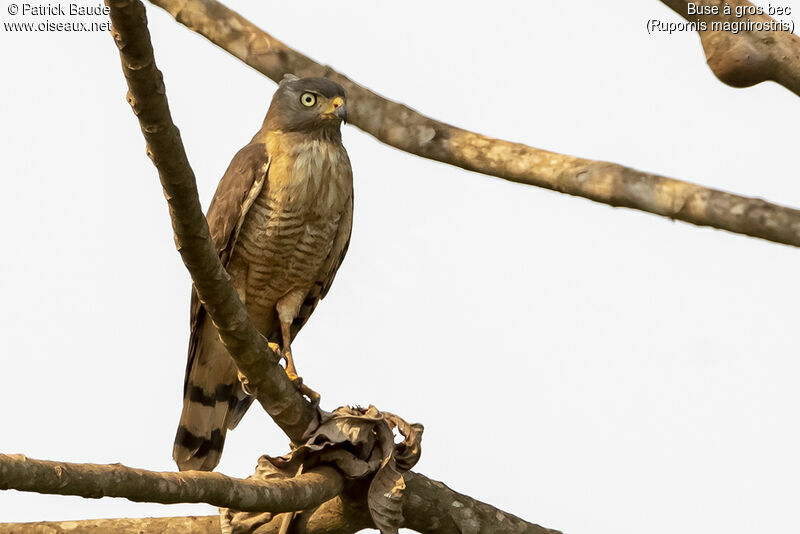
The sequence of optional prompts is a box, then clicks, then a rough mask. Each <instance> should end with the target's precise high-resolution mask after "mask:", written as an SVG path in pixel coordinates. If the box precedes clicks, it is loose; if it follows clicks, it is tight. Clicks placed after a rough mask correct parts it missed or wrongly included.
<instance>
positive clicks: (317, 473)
mask: <svg viewBox="0 0 800 534" xmlns="http://www.w3.org/2000/svg"><path fill="white" fill-rule="evenodd" d="M343 485H344V482H343V478H342V476H341V475H340V474H339V473H338V471H336V470H335V469H333V468H331V467H321V468H319V469H318V470H314V471H309V472H308V473H305V474H302V475H299V476H298V477H296V478H286V479H277V478H276V479H274V480H269V481H266V482H265V481H255V480H242V479H237V478H231V477H227V476H225V475H222V474H220V473H212V472H206V471H184V472H181V473H172V472H169V473H163V472H157V471H148V470H145V469H134V468H132V467H126V466H124V465H122V464H111V465H99V464H75V463H67V462H51V461H47V460H34V459H32V458H27V457H25V456H22V455H19V454H17V455H6V454H0V489H4V490H6V489H14V490H18V491H33V492H36V493H45V494H57V495H78V496H80V497H86V498H90V499H99V498H101V497H124V498H126V499H128V500H131V501H135V502H157V503H161V504H175V503H208V504H211V505H214V506H220V507H225V508H234V509H236V510H242V511H245V512H276V513H277V512H290V511H295V510H305V509H308V508H314V507H316V506H318V505H320V504H321V503H323V502H325V501H328V500H330V499H332V498H333V497H334V496H336V495H338V494H339V493H340V492H341V491H342V488H343Z"/></svg>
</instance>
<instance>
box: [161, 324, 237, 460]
mask: <svg viewBox="0 0 800 534" xmlns="http://www.w3.org/2000/svg"><path fill="white" fill-rule="evenodd" d="M203 323H204V324H203V325H201V326H200V328H199V336H198V339H197V343H196V344H194V347H193V353H192V354H190V355H189V367H188V369H187V370H186V383H185V386H184V393H183V411H182V412H181V420H180V423H179V424H178V432H177V434H176V436H175V445H174V446H173V449H172V458H173V459H174V460H175V463H177V464H178V469H180V470H181V471H187V470H190V469H193V470H200V471H211V470H213V469H214V468H215V467H216V466H217V464H218V463H219V459H220V456H221V455H222V447H223V445H224V444H225V433H226V432H227V430H228V429H229V428H234V427H235V426H236V425H237V424H238V423H239V421H240V420H241V418H242V416H243V415H244V412H245V411H246V410H247V408H248V407H249V406H250V403H251V402H252V397H250V396H249V395H247V394H245V392H244V391H243V390H242V387H241V385H240V384H239V379H238V376H237V371H236V365H235V364H234V363H233V360H232V359H231V357H230V355H229V354H228V351H227V350H226V349H225V347H224V345H222V343H221V342H220V341H219V338H218V336H217V332H216V329H215V328H214V326H213V325H212V323H211V321H203Z"/></svg>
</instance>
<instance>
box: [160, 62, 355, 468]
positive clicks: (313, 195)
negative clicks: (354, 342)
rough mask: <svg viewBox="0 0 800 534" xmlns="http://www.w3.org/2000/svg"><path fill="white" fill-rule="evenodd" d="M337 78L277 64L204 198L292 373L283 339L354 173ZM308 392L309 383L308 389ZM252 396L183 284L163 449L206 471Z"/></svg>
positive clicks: (344, 226)
mask: <svg viewBox="0 0 800 534" xmlns="http://www.w3.org/2000/svg"><path fill="white" fill-rule="evenodd" d="M346 119H347V114H346V111H345V93H344V89H343V88H342V87H341V86H340V85H339V84H337V83H335V82H333V81H331V80H328V79H326V78H297V77H295V76H291V75H287V76H286V77H284V79H283V80H282V81H281V83H280V84H279V86H278V89H277V91H276V92H275V95H274V96H273V97H272V103H271V104H270V106H269V111H268V112H267V116H266V118H265V119H264V123H263V126H262V127H261V129H260V130H259V131H258V133H256V135H255V136H254V137H253V139H252V141H250V143H249V144H248V145H247V146H245V147H244V148H242V149H241V150H240V151H239V152H238V153H237V154H236V156H234V158H233V160H232V161H231V163H230V165H229V166H228V170H227V171H225V175H224V176H223V177H222V180H221V181H220V183H219V186H218V187H217V191H216V193H215V194H214V198H213V200H212V201H211V205H210V206H209V209H208V214H207V219H208V225H209V228H210V230H211V237H212V239H213V242H214V245H215V246H216V248H217V251H218V253H219V257H220V260H221V261H222V264H223V265H224V266H225V268H226V269H227V271H228V273H229V274H230V276H231V279H232V281H233V285H234V287H235V288H236V291H237V292H238V293H239V297H240V298H241V299H242V302H243V303H244V304H245V306H246V307H247V311H248V314H249V315H250V318H251V320H252V321H253V324H254V325H255V327H256V328H257V329H258V330H259V332H261V333H262V334H263V335H264V336H265V337H266V338H267V340H269V342H270V345H271V346H272V347H274V348H278V347H277V346H276V345H275V344H277V345H278V346H279V347H280V351H279V353H280V354H281V355H282V357H283V358H284V359H285V360H286V373H287V374H288V375H289V378H291V379H292V380H293V381H295V383H296V384H302V381H301V380H299V378H298V376H297V369H296V368H295V365H294V360H293V358H292V351H291V342H292V340H293V339H294V337H295V335H297V332H298V330H300V328H301V327H302V326H303V325H304V324H305V322H306V321H307V320H308V318H309V316H310V315H311V312H312V311H314V308H315V307H316V305H317V303H318V302H319V300H320V299H321V298H323V297H324V296H325V295H326V294H327V293H328V290H329V289H330V287H331V283H332V282H333V278H334V276H335V275H336V271H337V270H338V268H339V265H341V263H342V259H343V258H344V255H345V253H346V252H347V247H348V244H349V242H350V231H351V227H352V221H353V173H352V169H351V167H350V160H349V158H348V156H347V151H346V150H345V148H344V145H342V135H341V131H340V126H341V123H342V122H343V121H345V120H346ZM303 391H304V392H305V393H306V394H309V393H313V392H311V391H310V390H308V389H307V388H305V389H304V390H303ZM252 400H253V397H252V396H250V395H249V394H248V393H247V392H246V388H244V387H243V385H242V384H241V383H240V380H239V373H238V369H237V368H236V365H235V363H234V361H233V359H232V358H231V356H230V355H229V354H228V352H227V350H226V349H225V347H224V346H223V345H222V342H221V341H220V339H219V335H218V333H217V330H216V328H215V327H214V325H213V323H212V322H211V320H210V318H209V317H208V315H207V313H206V312H205V310H204V308H203V305H202V303H201V302H200V301H199V299H198V297H197V293H196V292H195V291H194V290H193V291H192V301H191V334H190V337H189V361H188V364H187V367H186V378H185V381H184V388H183V412H182V413H181V419H180V423H179V425H178V432H177V435H176V436H175V445H174V448H173V452H172V457H173V459H174V460H175V462H176V463H177V464H178V468H179V469H180V470H181V471H185V470H189V469H196V470H203V471H210V470H212V469H214V467H216V466H217V464H218V463H219V458H220V455H221V454H222V446H223V444H224V441H225V433H226V432H227V430H228V429H232V428H234V427H235V426H236V425H237V424H238V423H239V421H240V420H241V418H242V416H243V415H244V413H245V411H246V410H247V408H248V407H249V406H250V404H251V403H252Z"/></svg>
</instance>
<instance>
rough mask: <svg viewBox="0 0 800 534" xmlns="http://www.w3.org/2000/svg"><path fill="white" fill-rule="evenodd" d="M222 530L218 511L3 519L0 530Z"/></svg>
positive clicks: (69, 533) (133, 533)
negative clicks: (76, 518) (21, 520)
mask: <svg viewBox="0 0 800 534" xmlns="http://www.w3.org/2000/svg"><path fill="white" fill-rule="evenodd" d="M77 533H80V534H219V517H218V516H216V515H204V516H199V517H197V516H189V517H143V518H130V519H84V520H81V521H39V522H36V523H0V534H77Z"/></svg>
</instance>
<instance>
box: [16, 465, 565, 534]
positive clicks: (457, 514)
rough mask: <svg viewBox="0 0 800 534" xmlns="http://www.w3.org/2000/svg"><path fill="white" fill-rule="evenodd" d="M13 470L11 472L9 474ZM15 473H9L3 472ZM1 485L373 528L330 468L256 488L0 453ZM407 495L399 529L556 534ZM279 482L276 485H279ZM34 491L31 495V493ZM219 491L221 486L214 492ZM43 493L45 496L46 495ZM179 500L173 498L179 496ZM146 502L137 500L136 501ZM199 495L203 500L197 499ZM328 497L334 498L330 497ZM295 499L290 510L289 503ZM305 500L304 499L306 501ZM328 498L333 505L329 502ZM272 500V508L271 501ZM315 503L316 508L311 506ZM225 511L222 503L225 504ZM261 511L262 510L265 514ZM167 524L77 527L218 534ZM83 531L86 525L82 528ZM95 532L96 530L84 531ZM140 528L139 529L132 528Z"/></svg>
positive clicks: (340, 530)
mask: <svg viewBox="0 0 800 534" xmlns="http://www.w3.org/2000/svg"><path fill="white" fill-rule="evenodd" d="M9 466H10V469H9ZM11 471H13V473H11V474H7V473H10V472H11ZM0 477H2V478H0V480H3V481H5V482H4V485H3V486H2V487H3V488H9V487H11V488H14V489H20V490H23V491H39V492H40V493H59V494H65V495H82V496H84V497H102V496H108V497H112V496H114V497H126V498H128V499H131V500H147V501H150V502H162V503H174V502H208V503H211V504H218V503H219V502H221V501H212V500H210V497H211V496H212V495H213V496H215V497H216V496H219V497H220V498H223V497H231V498H230V499H229V500H228V501H226V502H228V503H230V502H233V501H234V498H233V497H232V495H233V492H234V491H236V492H238V496H237V497H236V498H235V501H236V504H235V507H239V508H240V509H241V507H242V505H243V504H244V502H245V501H247V503H253V508H255V506H256V505H255V504H254V503H255V502H256V501H255V500H253V499H260V503H263V504H265V505H267V504H269V506H271V507H272V508H271V509H272V510H274V511H285V510H288V509H290V508H291V506H297V507H298V508H297V509H301V508H305V509H309V508H311V507H313V506H317V505H318V504H319V503H320V502H322V501H323V500H325V502H324V503H323V504H321V505H319V506H317V507H316V508H314V509H311V510H308V511H307V512H303V513H301V514H300V515H299V516H297V518H296V519H295V520H294V521H293V524H292V529H293V532H296V533H297V534H350V533H352V532H357V531H359V530H362V529H364V528H375V527H374V524H373V523H372V519H371V517H370V514H369V510H368V509H367V505H366V499H365V498H364V492H365V491H366V486H365V485H364V484H360V485H359V484H355V485H351V486H350V487H349V488H348V489H345V490H344V492H343V493H341V494H340V495H339V493H340V492H341V491H342V478H341V476H340V475H339V474H338V473H337V472H335V471H334V470H333V469H321V470H319V471H314V472H312V473H310V474H308V475H301V476H300V477H298V478H297V479H292V480H293V483H292V484H289V483H288V482H289V481H286V480H279V479H276V481H275V483H274V484H273V483H270V484H263V483H253V482H252V481H247V480H236V479H231V478H228V477H225V476H223V475H220V474H218V473H205V472H196V471H194V472H185V473H155V472H152V471H144V470H141V469H131V468H128V467H124V466H121V465H91V464H89V465H81V464H66V463H57V462H43V461H38V460H30V459H26V458H24V457H21V456H16V457H15V456H3V455H0ZM405 478H406V484H407V491H406V494H405V497H404V499H403V515H404V517H405V522H404V523H403V526H404V527H405V528H409V529H412V530H415V531H417V532H424V533H430V534H466V533H469V532H504V533H508V534H523V533H527V534H558V531H557V530H551V529H547V528H544V527H541V526H539V525H535V524H533V523H528V522H526V521H523V520H522V519H520V518H518V517H516V516H513V515H511V514H508V513H506V512H503V511H502V510H498V509H497V508H495V507H493V506H491V505H488V504H485V503H482V502H480V501H477V500H475V499H473V498H471V497H467V496H466V495H462V494H460V493H457V492H455V491H453V490H452V489H450V488H448V487H447V486H445V485H444V484H442V483H441V482H437V481H435V480H431V479H429V478H427V477H426V476H425V475H421V474H419V473H408V474H407V475H406V477H405ZM279 482H280V483H279ZM32 486H35V489H32ZM217 486H219V487H217ZM303 488H313V490H309V494H308V495H305V496H303V495H301V493H302V492H303V491H305V490H304V489H303ZM43 489H44V490H43ZM179 494H180V495H182V496H183V497H182V499H183V500H181V499H177V498H176V496H177V495H179ZM143 495H144V496H146V498H144V499H142V498H139V497H141V496H143ZM200 495H204V497H203V498H202V499H197V498H196V497H198V496H200ZM333 495H338V496H336V497H334V498H332V499H331V498H330V497H331V496H333ZM291 499H295V500H294V501H292V503H291V506H290V505H289V502H290V500H291ZM304 499H305V500H304ZM327 499H330V500H327ZM268 501H269V502H268ZM312 501H314V502H313V504H309V503H311V502H312ZM225 506H227V504H226V505H225ZM262 509H263V508H262ZM282 517H283V516H277V517H275V518H274V519H272V520H271V521H269V522H266V523H264V524H263V525H261V526H260V527H258V530H257V532H258V534H277V532H278V530H279V529H280V525H281V523H282ZM189 519H191V520H190V521H187V518H171V519H170V520H169V521H168V520H166V519H141V520H136V519H119V520H110V519H106V520H99V521H98V520H92V521H86V522H83V521H82V522H78V523H79V524H80V526H81V532H83V531H89V532H96V533H98V534H99V533H102V532H122V533H125V532H132V533H133V532H143V531H144V532H161V531H163V532H174V533H176V534H177V533H190V532H191V533H195V532H196V533H198V534H199V533H200V532H203V533H205V532H208V533H212V532H213V533H216V532H219V522H218V520H217V517H216V516H214V517H213V519H211V520H206V518H189ZM62 525H63V524H62V523H16V524H15V523H7V524H0V534H6V533H10V532H14V533H17V534H24V533H33V532H35V533H37V534H44V533H53V534H56V533H59V532H64V531H65V530H66V529H73V530H72V532H74V531H75V530H74V529H75V527H76V526H77V525H76V522H73V521H70V522H69V524H68V525H66V526H62ZM84 527H87V528H86V530H84ZM88 527H92V528H93V529H95V530H88ZM137 529H138V530H137Z"/></svg>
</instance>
